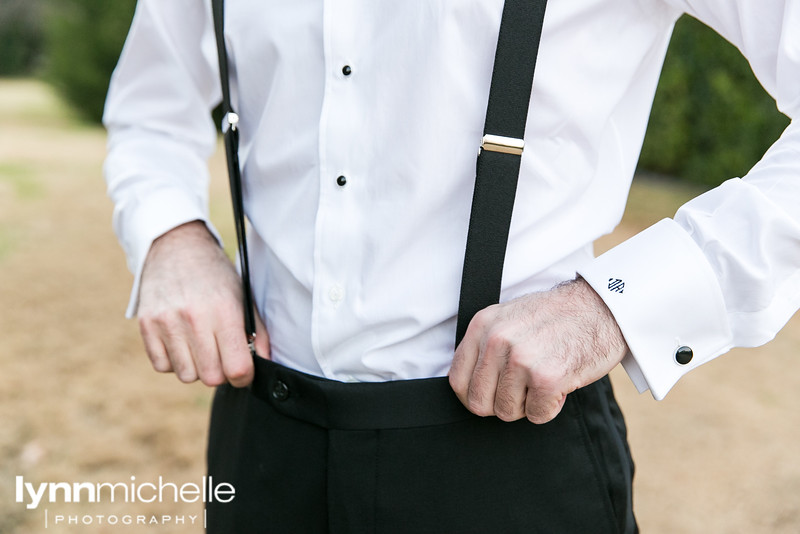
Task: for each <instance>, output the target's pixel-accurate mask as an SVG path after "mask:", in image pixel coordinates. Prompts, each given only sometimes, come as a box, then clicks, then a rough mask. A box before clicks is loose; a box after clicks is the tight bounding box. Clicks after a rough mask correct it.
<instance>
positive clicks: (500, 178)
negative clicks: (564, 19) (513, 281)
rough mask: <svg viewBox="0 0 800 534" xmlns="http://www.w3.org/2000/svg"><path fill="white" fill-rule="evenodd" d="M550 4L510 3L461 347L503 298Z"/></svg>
mask: <svg viewBox="0 0 800 534" xmlns="http://www.w3.org/2000/svg"><path fill="white" fill-rule="evenodd" d="M546 5H547V0H506V2H505V6H504V7H503V18H502V21H501V23H500V33H499V35H498V38H497V51H496V52H495V57H494V70H493V72H492V84H491V87H490V90H489V105H488V107H487V109H486V122H485V125H484V128H483V133H484V137H483V142H482V144H481V151H480V153H479V155H478V164H477V175H476V177H475V191H474V192H473V194H472V211H471V213H470V219H469V233H468V234H467V247H466V252H465V254H464V270H463V273H462V276H461V297H460V299H459V303H458V322H457V326H456V346H458V344H459V343H461V340H462V339H463V337H464V334H465V333H466V331H467V326H468V325H469V322H470V321H471V320H472V318H473V317H474V316H475V314H476V313H477V312H479V311H480V310H482V309H483V308H485V307H487V306H490V305H492V304H496V303H497V302H499V300H500V285H501V281H502V277H503V262H504V260H505V254H506V244H507V243H508V231H509V227H510V226H511V213H512V211H513V209H514V197H515V196H516V192H517V179H518V177H519V166H520V159H521V157H522V150H523V142H522V140H523V138H524V136H525V121H526V119H527V116H528V104H529V102H530V97H531V91H532V88H533V72H534V69H535V67H536V56H537V55H538V52H539V40H540V38H541V35H542V25H543V22H544V12H545V7H546Z"/></svg>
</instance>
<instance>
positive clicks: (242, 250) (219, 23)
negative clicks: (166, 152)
mask: <svg viewBox="0 0 800 534" xmlns="http://www.w3.org/2000/svg"><path fill="white" fill-rule="evenodd" d="M211 8H212V11H213V15H214V33H215V35H216V38H217V56H218V58H219V74H220V80H221V82H222V111H223V113H224V116H223V119H222V134H223V137H224V140H225V154H226V156H227V160H228V179H229V182H230V186H231V200H232V202H233V218H234V224H235V226H236V240H237V241H238V244H239V265H240V267H241V270H242V296H243V299H242V302H243V305H244V328H245V333H246V335H247V342H248V343H249V345H250V352H252V353H253V354H255V345H254V341H255V338H256V320H255V311H254V306H253V293H252V291H251V289H250V263H249V261H248V254H247V236H246V234H245V222H244V201H243V199H242V176H241V170H240V168H239V116H238V115H237V114H236V113H235V112H234V111H233V107H232V106H231V91H230V81H229V75H228V54H227V50H226V48H225V33H224V27H225V24H224V16H225V9H224V2H223V0H212V2H211Z"/></svg>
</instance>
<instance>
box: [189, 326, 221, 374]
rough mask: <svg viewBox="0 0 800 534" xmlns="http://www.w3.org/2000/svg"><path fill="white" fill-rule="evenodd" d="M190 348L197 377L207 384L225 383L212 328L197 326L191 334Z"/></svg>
mask: <svg viewBox="0 0 800 534" xmlns="http://www.w3.org/2000/svg"><path fill="white" fill-rule="evenodd" d="M189 349H190V351H191V356H192V359H193V361H194V367H195V370H196V372H197V377H198V378H199V379H200V381H201V382H202V383H203V384H205V385H207V386H219V385H221V384H224V383H225V374H224V372H223V370H222V363H221V359H222V358H221V356H220V353H219V349H218V347H217V342H216V339H215V338H214V335H213V333H212V332H211V329H210V328H196V329H194V330H193V331H192V332H191V334H190V336H189Z"/></svg>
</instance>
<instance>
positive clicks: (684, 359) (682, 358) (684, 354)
mask: <svg viewBox="0 0 800 534" xmlns="http://www.w3.org/2000/svg"><path fill="white" fill-rule="evenodd" d="M692 358H694V352H692V349H691V347H687V346H685V345H684V346H683V347H680V348H678V350H676V351H675V361H676V362H678V363H679V364H681V365H686V364H687V363H689V362H690V361H692Z"/></svg>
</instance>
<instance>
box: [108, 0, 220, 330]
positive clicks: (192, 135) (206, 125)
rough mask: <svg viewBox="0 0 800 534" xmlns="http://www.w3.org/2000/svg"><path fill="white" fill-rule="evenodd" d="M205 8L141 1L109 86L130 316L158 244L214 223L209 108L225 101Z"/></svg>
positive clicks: (112, 180)
mask: <svg viewBox="0 0 800 534" xmlns="http://www.w3.org/2000/svg"><path fill="white" fill-rule="evenodd" d="M207 4H208V2H197V1H196V0H170V1H169V2H164V1H163V0H140V1H139V2H138V5H137V8H136V13H135V15H134V20H133V23H132V25H131V30H130V33H129V34H128V38H127V40H126V43H125V47H124V49H123V52H122V55H121V57H120V60H119V63H118V65H117V68H116V70H115V71H114V74H113V76H112V79H111V85H110V88H109V94H108V97H107V99H106V108H105V113H104V116H103V123H104V125H105V126H106V128H107V130H108V155H107V158H106V161H105V165H104V174H105V178H106V183H107V187H108V194H109V196H110V197H111V199H112V201H113V202H114V215H113V226H114V231H115V233H116V234H117V237H118V239H119V241H120V243H121V244H122V247H123V249H124V250H125V253H126V255H127V258H128V267H129V268H130V270H131V271H132V272H133V273H134V277H135V279H134V285H133V290H132V292H131V299H130V304H129V306H128V313H127V315H128V316H129V317H130V316H132V315H134V314H135V312H136V306H137V301H138V286H139V279H140V275H141V271H142V267H143V264H144V260H145V257H146V256H147V252H148V251H149V249H150V245H151V243H152V242H153V240H154V239H155V238H157V237H158V236H160V235H162V234H164V233H165V232H167V231H168V230H170V229H172V228H174V227H176V226H179V225H181V224H183V223H186V222H189V221H193V220H202V221H205V222H206V224H207V225H208V226H209V228H210V229H211V230H212V232H213V233H214V234H215V235H216V232H215V231H214V229H213V228H212V227H211V225H210V223H209V222H208V168H207V160H208V157H209V156H210V155H211V153H212V152H213V151H214V149H215V146H216V136H215V131H214V125H213V124H212V121H211V118H210V109H211V108H212V107H213V105H214V104H215V102H217V101H218V100H219V98H220V96H219V93H220V89H219V82H218V74H217V73H218V68H217V66H216V49H215V44H214V35H213V27H212V25H211V24H210V9H209V8H208V5H207Z"/></svg>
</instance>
